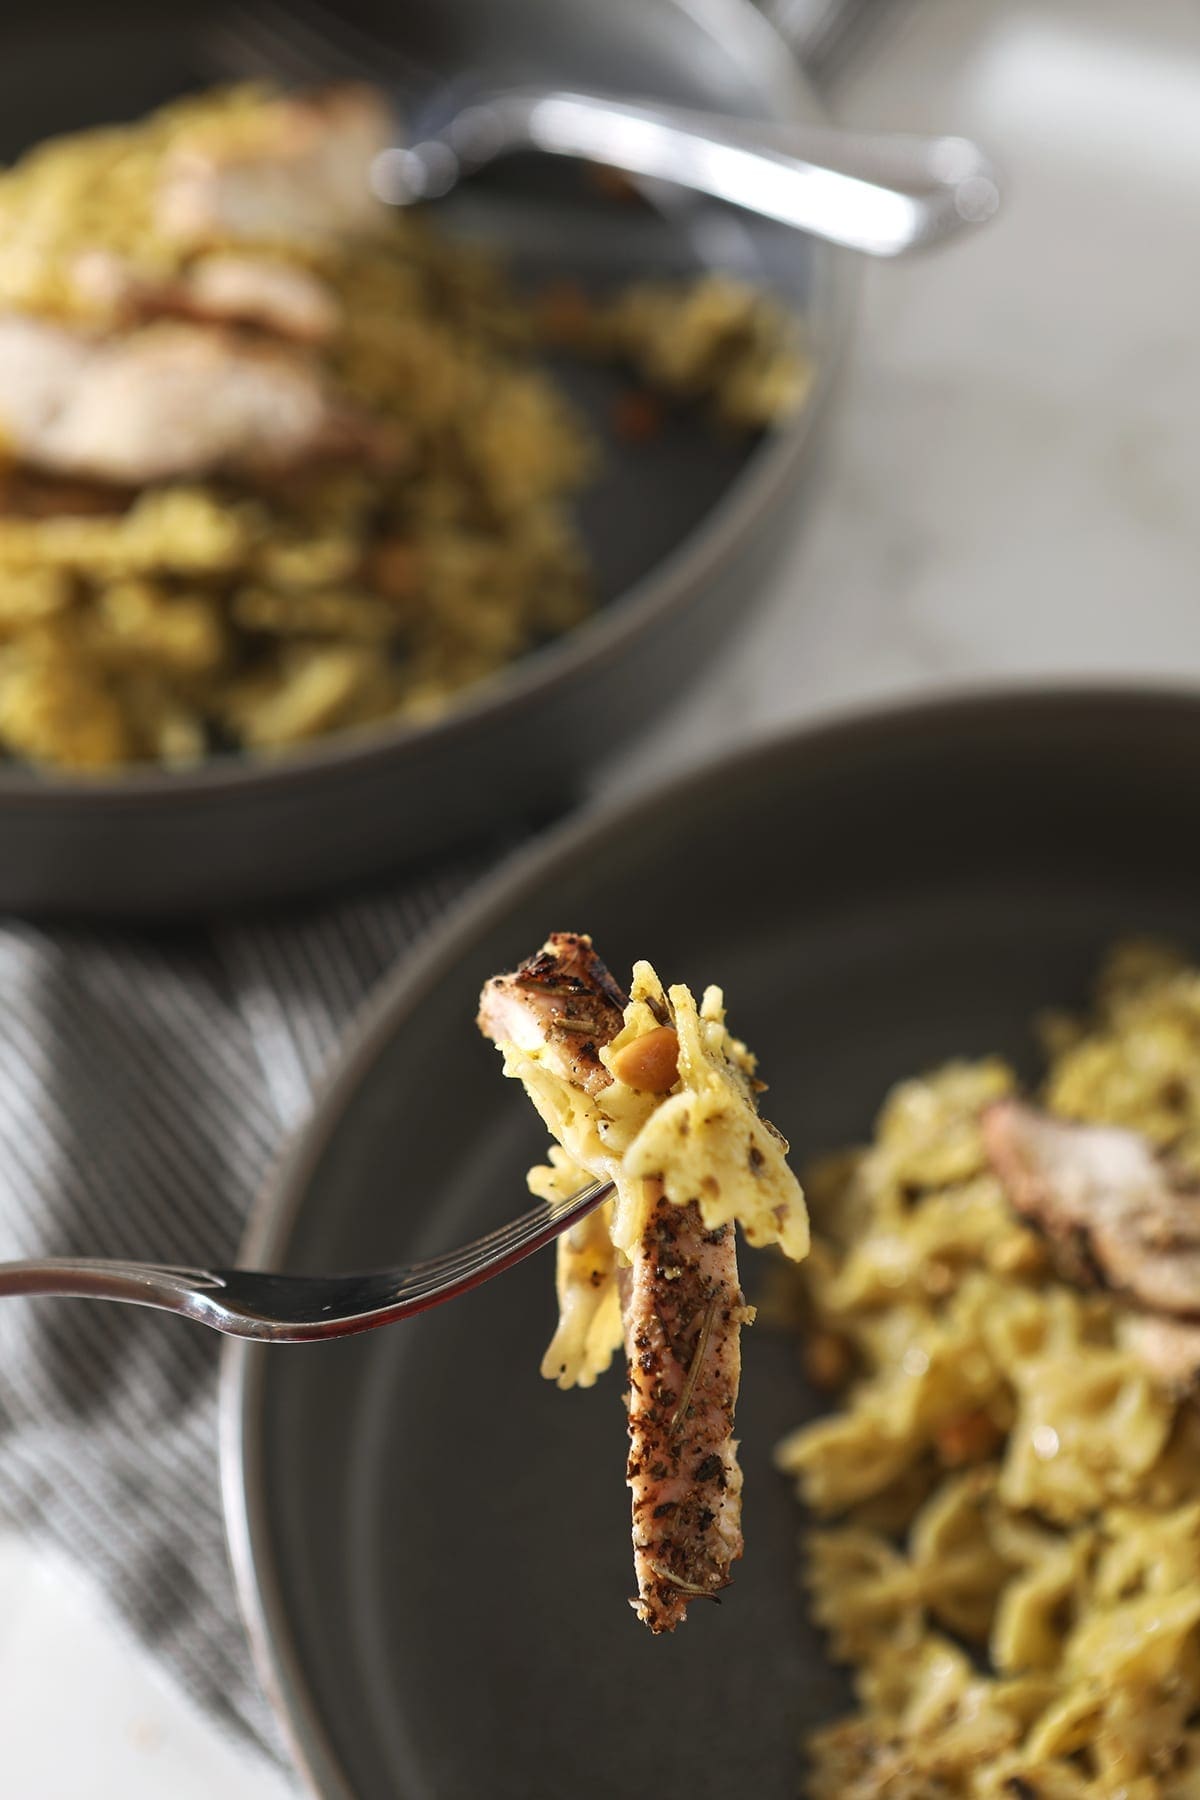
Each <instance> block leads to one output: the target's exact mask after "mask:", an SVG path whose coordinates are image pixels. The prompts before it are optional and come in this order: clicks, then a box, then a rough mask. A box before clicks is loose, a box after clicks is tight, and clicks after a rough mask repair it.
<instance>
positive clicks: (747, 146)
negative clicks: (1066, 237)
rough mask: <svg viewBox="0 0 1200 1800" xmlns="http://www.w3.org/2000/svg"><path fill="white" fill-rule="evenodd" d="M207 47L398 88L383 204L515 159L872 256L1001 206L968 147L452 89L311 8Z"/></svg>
mask: <svg viewBox="0 0 1200 1800" xmlns="http://www.w3.org/2000/svg"><path fill="white" fill-rule="evenodd" d="M214 42H215V43H216V44H217V46H218V47H219V48H220V50H221V52H222V54H223V55H224V57H225V59H226V60H227V61H230V60H232V62H233V63H234V65H235V66H236V67H238V68H239V69H240V70H241V71H242V72H248V71H249V72H260V73H263V72H265V73H269V74H274V75H276V76H283V77H284V78H286V79H288V80H293V81H300V82H306V83H307V82H313V81H320V80H327V79H329V77H330V76H334V75H336V76H339V77H345V76H348V75H357V76H359V77H367V78H369V79H374V80H380V79H383V80H385V81H389V82H390V83H391V85H392V86H394V87H400V88H401V89H403V90H404V91H405V92H406V95H407V96H408V97H409V98H410V99H411V101H412V105H413V107H414V109H415V111H414V115H413V116H414V117H415V119H416V128H415V129H412V130H410V134H409V142H408V143H407V144H398V145H396V146H395V147H394V148H392V149H390V150H386V151H384V152H383V154H382V155H381V156H380V157H378V158H377V159H376V163H375V168H374V171H373V175H372V181H373V186H374V188H375V191H376V193H377V194H378V195H379V196H380V198H381V199H383V200H386V201H387V202H388V203H389V204H391V205H395V206H407V205H409V204H411V203H412V202H413V201H417V200H430V199H437V198H440V197H441V196H443V195H445V194H448V193H449V192H450V191H451V190H452V189H453V188H454V187H456V186H457V185H458V183H459V182H460V181H461V180H462V179H463V178H464V177H465V176H467V175H469V174H471V173H473V172H474V171H475V170H478V169H482V168H484V167H486V165H487V164H489V163H491V162H494V161H495V160H496V159H497V158H498V157H501V156H506V155H508V154H510V153H512V152H514V151H518V150H539V151H542V152H544V153H546V154H548V155H552V156H568V157H578V158H583V159H585V160H587V161H588V162H592V163H596V164H600V165H603V166H605V167H607V168H611V169H619V170H621V171H622V172H623V173H624V174H627V175H633V176H637V177H640V178H641V179H643V180H649V181H667V182H671V183H674V184H675V185H676V186H679V187H683V188H690V189H691V190H693V191H694V192H696V193H703V194H709V195H712V196H713V197H715V198H716V199H719V200H724V201H727V202H728V203H730V204H732V205H734V206H739V207H741V208H743V209H744V210H747V211H750V212H756V213H759V214H761V215H762V216H763V217H765V218H769V219H775V220H778V221H779V222H781V223H782V224H785V225H791V226H794V227H796V228H797V229H799V230H803V231H808V232H811V233H812V234H814V235H815V236H817V237H821V238H825V239H826V240H827V241H828V242H830V243H833V244H840V245H842V246H844V247H846V248H848V249H852V250H858V251H862V252H863V253H865V254H867V255H871V256H898V255H900V254H902V253H903V252H905V251H908V250H915V249H919V248H923V247H925V246H927V245H931V244H934V243H937V242H939V241H940V240H941V239H943V238H946V237H949V236H950V235H952V234H953V233H955V232H957V231H960V230H961V229H962V228H963V227H964V226H969V225H977V224H981V223H983V222H984V221H985V220H987V219H989V218H991V216H992V214H993V213H994V212H995V211H996V210H997V208H998V207H999V204H1000V190H999V186H998V183H997V179H996V175H995V173H994V171H993V169H992V167H991V164H990V163H989V161H988V159H987V157H986V156H985V155H984V153H983V151H982V150H981V149H980V148H979V147H978V145H977V144H973V143H971V142H970V141H969V140H968V139H967V138H961V137H926V136H920V135H916V134H910V133H896V132H851V131H843V130H841V129H838V128H836V127H833V126H823V125H806V124H799V123H797V124H791V125H786V126H785V125H777V124H772V123H769V122H760V121H753V120H744V119H737V118H732V117H730V116H728V115H726V114H723V113H708V112H698V111H694V110H689V109H687V108H684V107H679V106H671V105H666V104H663V103H661V102H658V101H653V100H638V99H632V98H627V97H623V96H616V95H611V94H599V93H583V92H574V91H567V90H565V89H562V90H560V89H550V88H523V87H520V88H518V87H509V88H477V89H475V90H474V91H473V92H464V91H463V89H462V87H461V84H458V86H457V88H455V87H452V86H447V85H446V84H445V83H444V82H443V83H441V84H440V85H439V84H438V83H437V82H436V81H432V80H431V77H430V75H429V73H428V71H424V70H418V68H417V66H416V65H412V64H409V63H408V61H407V59H406V58H404V57H403V56H401V55H399V54H398V53H397V52H396V51H395V50H394V49H392V48H391V47H390V46H384V45H380V44H378V43H376V42H375V40H374V39H373V38H370V37H368V36H367V35H366V34H365V33H363V32H362V31H361V30H360V29H359V28H358V27H356V26H351V25H350V24H349V23H348V22H347V21H345V20H342V19H339V18H338V17H337V16H336V15H335V14H334V13H332V12H329V11H327V10H326V9H325V8H324V7H323V6H322V5H321V4H320V0H288V3H287V4H279V3H278V0H255V3H253V4H250V5H243V6H234V7H233V8H231V9H230V10H229V11H227V12H226V13H224V14H223V15H221V16H220V22H219V25H218V27H217V31H216V33H215V36H214Z"/></svg>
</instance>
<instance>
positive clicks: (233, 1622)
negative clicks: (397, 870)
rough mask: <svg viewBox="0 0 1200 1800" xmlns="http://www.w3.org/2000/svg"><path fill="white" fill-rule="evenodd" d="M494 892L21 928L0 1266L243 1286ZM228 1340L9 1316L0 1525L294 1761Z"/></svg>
mask: <svg viewBox="0 0 1200 1800" xmlns="http://www.w3.org/2000/svg"><path fill="white" fill-rule="evenodd" d="M483 866H484V862H483V859H479V860H477V861H466V860H464V861H461V862H459V863H457V864H455V865H452V866H448V867H443V868H442V869H441V870H440V871H439V872H438V873H437V874H435V875H431V876H426V877H423V878H419V879H414V880H412V881H410V882H409V883H407V884H406V885H405V886H404V887H403V888H402V889H401V890H400V891H395V890H392V891H390V892H389V893H387V894H386V895H381V896H378V897H366V898H361V899H358V900H355V901H351V902H348V903H343V904H341V905H338V906H337V907H331V908H329V909H327V910H323V911H320V912H317V913H312V914H306V915H304V916H301V917H294V918H291V919H285V920H277V921H270V922H268V921H264V922H261V923H256V924H246V925H237V926H225V927H221V928H220V929H217V930H213V931H208V932H204V933H198V932H197V933H177V934H173V935H169V936H161V935H159V936H155V937H148V936H146V935H144V934H141V935H136V934H125V933H120V932H116V931H103V932H99V931H87V932H84V931H72V930H64V929H62V928H60V927H56V928H54V929H53V930H43V929H41V928H39V927H37V926H34V925H27V924H21V923H15V922H14V923H9V924H6V925H4V926H2V927H0V1259H8V1258H15V1257H31V1256H43V1255H49V1256H64V1255H89V1254H90V1255H104V1256H117V1257H122V1256H128V1257H147V1258H150V1259H152V1260H156V1259H161V1260H164V1261H171V1262H187V1263H195V1262H210V1261H215V1262H218V1263H219V1262H226V1263H228V1262H231V1261H233V1260H234V1259H235V1253H236V1250H237V1245H238V1242H239V1240H240V1238H241V1234H242V1230H243V1227H244V1224H245V1221H246V1214H247V1210H248V1207H249V1205H250V1202H251V1200H252V1198H253V1197H254V1195H255V1193H256V1191H257V1190H258V1188H259V1186H260V1184H261V1182H262V1180H263V1177H264V1175H265V1173H266V1171H267V1169H268V1166H269V1165H270V1163H271V1161H272V1158H273V1157H274V1156H275V1155H276V1154H277V1152H278V1150H279V1148H280V1146H281V1144H282V1142H283V1140H284V1138H285V1137H286V1135H287V1134H288V1132H289V1131H290V1130H291V1129H293V1128H294V1127H295V1126H296V1125H297V1124H298V1123H299V1122H300V1121H301V1120H302V1119H303V1117H304V1115H305V1112H306V1109H307V1107H308V1103H309V1100H310V1097H311V1094H312V1090H313V1087H314V1085H315V1084H316V1083H317V1082H318V1081H319V1080H320V1077H321V1073H322V1070H323V1069H324V1068H325V1067H326V1065H327V1063H328V1061H329V1059H330V1056H331V1053H332V1051H333V1049H334V1047H335V1045H336V1043H337V1041H338V1039H339V1037H340V1035H341V1033H342V1031H343V1030H344V1028H345V1026H346V1024H347V1023H348V1021H349V1020H350V1019H351V1017H352V1016H353V1014H354V1013H355V1011H356V1009H357V1008H358V1006H359V1004H360V1003H361V1001H362V1000H363V998H364V997H365V995H366V994H367V992H368V990H369V989H370V988H371V986H372V985H373V984H374V982H375V981H376V980H377V978H378V977H379V975H380V974H381V973H382V972H383V971H384V970H385V969H386V968H388V967H389V966H390V965H391V964H392V963H394V961H395V960H396V958H397V957H398V956H400V955H402V954H403V953H405V952H406V951H410V950H412V949H413V948H414V946H417V945H419V943H420V940H421V938H422V936H423V934H424V933H425V932H426V931H427V930H428V928H429V927H430V926H431V925H432V924H433V923H434V921H435V920H437V919H438V918H439V917H440V916H441V915H442V914H443V913H444V912H445V911H446V910H447V908H448V907H450V906H451V905H452V903H453V901H454V900H455V898H456V896H457V895H458V894H459V893H460V892H461V891H462V890H463V889H464V888H465V887H466V886H467V885H469V883H470V882H471V880H472V879H473V878H474V877H475V875H476V874H477V873H479V872H480V870H481V869H482V867H483ZM219 1348H220V1340H219V1339H218V1338H217V1337H216V1336H215V1334H213V1333H211V1332H207V1331H201V1330H198V1329H197V1328H196V1327H194V1326H190V1325H186V1324H184V1323H182V1322H181V1321H180V1320H177V1319H171V1318H168V1317H165V1316H163V1315H159V1314H154V1313H150V1312H144V1311H141V1310H134V1309H130V1308H126V1307H109V1306H96V1305H91V1304H86V1303H82V1302H79V1303H76V1302H46V1301H42V1302H38V1301H26V1300H6V1301H5V1302H4V1303H3V1305H0V1520H2V1521H4V1522H6V1523H8V1524H10V1525H13V1526H17V1527H19V1528H22V1529H27V1530H29V1531H32V1532H37V1533H41V1534H43V1535H44V1536H45V1537H47V1538H49V1539H50V1540H52V1541H53V1542H54V1543H55V1544H56V1545H58V1546H59V1547H60V1548H61V1549H63V1550H65V1551H66V1552H67V1553H68V1554H69V1555H70V1556H72V1557H73V1558H74V1559H76V1560H77V1561H78V1562H79V1563H80V1564H81V1565H82V1566H83V1567H84V1568H85V1569H87V1570H88V1571H89V1572H90V1573H91V1574H92V1576H93V1577H94V1578H95V1579H97V1580H98V1581H99V1582H100V1583H102V1584H103V1586H104V1588H105V1589H106V1590H107V1592H108V1594H109V1596H110V1597H111V1599H112V1601H113V1602H114V1604H115V1605H116V1606H117V1608H118V1609H119V1610H120V1611H121V1612H122V1613H123V1614H124V1615H125V1617H126V1618H127V1619H128V1621H129V1622H130V1623H131V1624H132V1626H133V1627H134V1629H135V1630H136V1631H137V1632H138V1633H139V1635H140V1636H141V1637H142V1638H143V1639H144V1640H145V1641H146V1642H148V1643H149V1644H150V1646H151V1647H152V1648H153V1649H154V1651H155V1652H156V1654H158V1655H159V1656H160V1657H162V1658H163V1659H164V1660H165V1661H166V1662H168V1663H169V1664H170V1665H172V1666H173V1668H174V1669H175V1670H176V1672H177V1673H178V1675H179V1676H180V1677H181V1678H182V1679H183V1681H184V1683H185V1684H186V1686H187V1687H188V1688H189V1689H190V1690H191V1692H192V1693H193V1694H194V1695H195V1697H196V1698H197V1699H198V1700H199V1701H200V1702H201V1704H202V1705H203V1706H205V1707H206V1708H208V1709H209V1710H210V1711H212V1712H214V1713H216V1714H217V1715H218V1716H220V1717H222V1718H223V1719H224V1720H225V1721H226V1722H227V1723H229V1724H230V1725H231V1726H233V1727H235V1728H236V1729H238V1730H240V1731H241V1732H242V1733H248V1734H250V1735H251V1736H253V1737H255V1738H257V1739H258V1741H259V1742H260V1743H261V1744H262V1745H263V1746H264V1747H266V1748H267V1749H269V1750H271V1751H272V1752H274V1753H276V1754H282V1752H281V1749H280V1745H279V1742H278V1738H277V1735H276V1732H275V1728H274V1725H273V1721H272V1720H271V1718H270V1715H269V1712H268V1709H267V1706H266V1702H265V1700H264V1698H263V1696H262V1693H261V1691H260V1689H259V1686H258V1683H257V1680H256V1678H255V1675H254V1672H253V1669H252V1667H251V1664H250V1658H249V1651H248V1648H247V1644H246V1640H245V1637H244V1635H243V1632H242V1629H241V1626H240V1623H239V1619H238V1612H237V1606H236V1603H235V1601H234V1596H233V1588H232V1582H231V1577H230V1573H229V1568H228V1564H227V1560H226V1554H225V1542H224V1533H223V1528H222V1522H221V1512H220V1492H219V1484H218V1479H217V1470H216V1462H215V1458H216V1443H217V1427H216V1407H217V1358H218V1352H219Z"/></svg>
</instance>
